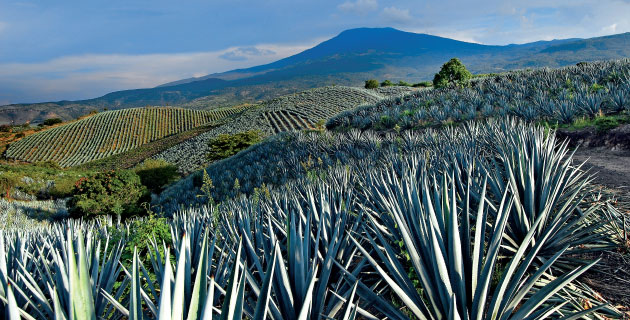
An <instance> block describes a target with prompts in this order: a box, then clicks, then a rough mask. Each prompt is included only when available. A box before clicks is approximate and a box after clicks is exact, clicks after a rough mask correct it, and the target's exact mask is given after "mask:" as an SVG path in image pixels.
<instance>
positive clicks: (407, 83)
mask: <svg viewBox="0 0 630 320" xmlns="http://www.w3.org/2000/svg"><path fill="white" fill-rule="evenodd" d="M398 86H401V87H411V86H412V84H411V83H409V82H406V81H402V80H400V81H398Z"/></svg>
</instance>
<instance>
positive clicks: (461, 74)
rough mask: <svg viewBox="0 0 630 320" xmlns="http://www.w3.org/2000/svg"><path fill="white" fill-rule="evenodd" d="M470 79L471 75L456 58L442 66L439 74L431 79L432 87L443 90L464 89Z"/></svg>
mask: <svg viewBox="0 0 630 320" xmlns="http://www.w3.org/2000/svg"><path fill="white" fill-rule="evenodd" d="M471 78H472V74H471V73H470V72H469V71H468V70H467V69H466V66H465V65H464V64H463V63H462V62H461V61H460V60H459V59H457V58H453V59H451V60H449V61H448V62H447V63H445V64H444V65H443V66H442V69H440V72H439V73H436V74H435V77H434V78H433V86H434V87H436V88H444V87H448V86H458V87H465V86H467V85H468V81H469V80H470V79H471Z"/></svg>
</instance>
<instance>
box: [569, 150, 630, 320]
mask: <svg viewBox="0 0 630 320" xmlns="http://www.w3.org/2000/svg"><path fill="white" fill-rule="evenodd" d="M574 159H575V160H576V161H577V162H579V163H581V162H584V161H586V163H585V164H584V167H583V168H584V169H587V170H589V172H590V173H591V174H594V180H593V184H594V185H595V186H596V188H597V189H598V190H599V191H601V192H602V194H603V195H604V197H605V198H608V199H614V205H615V207H616V208H617V209H618V210H619V211H620V212H622V213H625V214H627V215H628V217H629V218H630V151H628V150H611V149H609V148H605V147H604V148H578V150H577V151H576V153H575V155H574ZM592 258H601V259H602V260H601V262H600V263H599V265H598V266H596V267H595V268H594V269H593V270H589V271H588V272H587V274H586V275H585V276H584V277H583V278H582V281H584V282H585V283H586V284H588V285H589V286H590V287H591V288H592V289H593V290H595V291H596V292H597V293H598V294H601V295H602V296H603V297H604V298H605V299H606V300H608V301H609V302H610V303H611V304H612V305H613V306H615V307H617V308H618V309H619V310H620V311H623V312H626V319H630V252H624V251H623V250H617V251H606V252H603V253H600V254H598V256H596V257H592Z"/></svg>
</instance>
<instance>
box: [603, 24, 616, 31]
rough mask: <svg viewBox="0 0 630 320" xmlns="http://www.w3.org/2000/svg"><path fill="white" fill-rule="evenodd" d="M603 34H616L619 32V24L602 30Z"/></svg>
mask: <svg viewBox="0 0 630 320" xmlns="http://www.w3.org/2000/svg"><path fill="white" fill-rule="evenodd" d="M602 32H604V33H616V32H617V24H616V23H613V24H611V25H609V26H607V27H603V28H602Z"/></svg>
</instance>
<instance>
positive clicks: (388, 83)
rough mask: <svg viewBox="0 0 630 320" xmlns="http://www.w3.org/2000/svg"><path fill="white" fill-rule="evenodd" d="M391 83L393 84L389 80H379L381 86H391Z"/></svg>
mask: <svg viewBox="0 0 630 320" xmlns="http://www.w3.org/2000/svg"><path fill="white" fill-rule="evenodd" d="M393 85H394V83H393V82H391V81H389V80H385V81H383V82H381V87H391V86H393Z"/></svg>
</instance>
